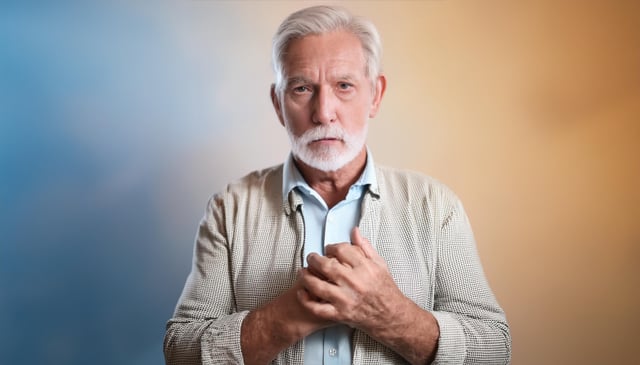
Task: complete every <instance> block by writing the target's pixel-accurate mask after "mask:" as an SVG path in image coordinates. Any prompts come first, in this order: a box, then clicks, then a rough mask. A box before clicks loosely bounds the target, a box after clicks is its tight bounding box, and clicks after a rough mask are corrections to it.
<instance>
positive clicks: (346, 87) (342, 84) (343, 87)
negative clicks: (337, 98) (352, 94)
mask: <svg viewBox="0 0 640 365" xmlns="http://www.w3.org/2000/svg"><path fill="white" fill-rule="evenodd" d="M352 87H353V85H351V84H350V83H348V82H339V83H338V89H340V90H349V89H351V88H352Z"/></svg>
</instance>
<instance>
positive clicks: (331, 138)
mask: <svg viewBox="0 0 640 365" xmlns="http://www.w3.org/2000/svg"><path fill="white" fill-rule="evenodd" d="M339 141H341V139H340V138H334V137H323V138H318V139H314V140H313V141H311V142H339Z"/></svg>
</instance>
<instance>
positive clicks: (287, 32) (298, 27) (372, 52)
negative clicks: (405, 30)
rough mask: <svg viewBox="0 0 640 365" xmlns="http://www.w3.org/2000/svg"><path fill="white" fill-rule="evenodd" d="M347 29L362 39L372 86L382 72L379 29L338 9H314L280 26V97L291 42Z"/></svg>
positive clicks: (275, 53) (275, 58) (276, 60)
mask: <svg viewBox="0 0 640 365" xmlns="http://www.w3.org/2000/svg"><path fill="white" fill-rule="evenodd" d="M337 30H345V31H348V32H350V33H352V34H353V35H355V36H356V37H358V39H359V40H360V43H361V44H362V50H363V51H364V57H365V72H366V76H367V77H368V78H369V79H370V81H371V82H372V84H374V85H375V80H376V78H377V77H378V76H379V75H380V72H381V71H382V66H381V64H380V58H381V56H382V44H381V42H380V36H379V35H378V31H377V30H376V27H375V26H374V25H373V23H371V22H370V21H369V20H367V19H365V18H361V17H358V16H354V15H352V14H351V13H350V12H349V11H347V10H346V9H344V8H341V7H335V6H325V5H320V6H312V7H309V8H305V9H302V10H298V11H296V12H295V13H293V14H291V15H289V16H288V17H287V18H286V19H285V20H284V21H283V22H282V24H280V27H279V28H278V31H277V32H276V34H275V36H274V37H273V48H272V54H271V57H272V62H273V70H274V72H275V76H276V80H275V88H276V91H277V92H278V93H279V94H280V93H281V92H282V91H283V88H284V86H285V85H284V78H285V75H284V57H285V55H286V53H287V48H288V46H289V43H291V41H292V40H294V39H300V38H302V37H305V36H307V35H312V34H323V33H329V32H333V31H337Z"/></svg>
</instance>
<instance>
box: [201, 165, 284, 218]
mask: <svg viewBox="0 0 640 365" xmlns="http://www.w3.org/2000/svg"><path fill="white" fill-rule="evenodd" d="M210 203H211V204H214V205H218V206H220V205H225V206H227V207H231V206H235V207H238V206H247V205H254V204H256V203H260V204H264V203H270V204H276V205H278V204H279V205H282V164H280V165H276V166H272V167H268V168H265V169H262V170H256V171H252V172H250V173H248V174H247V175H245V176H243V177H241V178H239V179H237V180H234V181H232V182H230V183H228V184H227V186H226V187H225V188H224V189H223V190H222V191H220V192H218V193H216V194H214V195H213V196H212V197H211V200H210Z"/></svg>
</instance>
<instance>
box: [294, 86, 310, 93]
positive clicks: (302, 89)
mask: <svg viewBox="0 0 640 365" xmlns="http://www.w3.org/2000/svg"><path fill="white" fill-rule="evenodd" d="M291 90H292V91H293V92H294V93H296V94H303V93H306V92H310V91H311V89H310V88H309V87H308V86H306V85H300V86H296V87H294V88H292V89H291Z"/></svg>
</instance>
